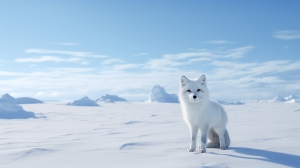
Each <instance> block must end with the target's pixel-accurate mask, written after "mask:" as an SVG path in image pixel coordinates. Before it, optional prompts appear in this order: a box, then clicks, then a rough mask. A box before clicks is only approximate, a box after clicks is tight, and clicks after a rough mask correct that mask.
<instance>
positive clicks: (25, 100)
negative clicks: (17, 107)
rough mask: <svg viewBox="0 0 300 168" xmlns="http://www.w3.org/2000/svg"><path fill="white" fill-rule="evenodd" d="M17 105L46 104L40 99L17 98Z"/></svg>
mask: <svg viewBox="0 0 300 168" xmlns="http://www.w3.org/2000/svg"><path fill="white" fill-rule="evenodd" d="M16 103H17V104H36V103H44V102H43V101H40V100H38V99H34V98H30V97H20V98H16Z"/></svg>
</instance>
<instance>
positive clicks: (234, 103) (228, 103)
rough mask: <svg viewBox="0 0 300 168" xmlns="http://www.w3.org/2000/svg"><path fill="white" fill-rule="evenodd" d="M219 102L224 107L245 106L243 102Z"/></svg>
mask: <svg viewBox="0 0 300 168" xmlns="http://www.w3.org/2000/svg"><path fill="white" fill-rule="evenodd" d="M218 102H219V103H220V104H223V105H243V104H244V103H243V102H241V101H222V100H218Z"/></svg>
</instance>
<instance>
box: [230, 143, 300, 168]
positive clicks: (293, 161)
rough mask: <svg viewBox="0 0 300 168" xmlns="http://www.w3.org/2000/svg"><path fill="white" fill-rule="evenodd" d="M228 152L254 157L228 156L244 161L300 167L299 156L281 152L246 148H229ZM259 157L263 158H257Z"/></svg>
mask: <svg viewBox="0 0 300 168" xmlns="http://www.w3.org/2000/svg"><path fill="white" fill-rule="evenodd" d="M228 150H234V151H235V152H237V153H241V154H244V155H251V156H253V157H251V156H249V157H247V156H236V155H231V154H226V155H227V156H232V157H237V158H243V159H253V160H261V161H267V162H272V163H277V164H281V165H285V166H289V167H299V166H300V156H298V155H292V154H287V153H281V152H272V151H267V150H261V149H253V148H244V147H229V149H228ZM257 157H261V158H257Z"/></svg>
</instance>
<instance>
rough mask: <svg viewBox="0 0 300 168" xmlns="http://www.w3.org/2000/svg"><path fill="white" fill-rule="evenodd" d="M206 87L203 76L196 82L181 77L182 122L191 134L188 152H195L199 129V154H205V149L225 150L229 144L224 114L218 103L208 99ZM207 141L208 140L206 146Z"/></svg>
mask: <svg viewBox="0 0 300 168" xmlns="http://www.w3.org/2000/svg"><path fill="white" fill-rule="evenodd" d="M206 85H207V84H206V77H205V75H202V76H201V77H199V78H198V79H197V80H190V79H188V78H186V77H185V76H182V77H181V83H180V89H179V101H180V104H181V108H182V113H183V118H184V121H185V122H186V123H187V125H188V126H189V128H190V132H191V144H190V150H189V152H194V151H195V150H196V140H197V133H198V130H199V129H200V131H201V146H200V148H199V150H200V152H201V153H205V152H206V147H208V148H211V147H214V148H216V147H219V148H220V149H226V148H228V147H229V144H230V139H229V135H228V132H227V130H226V124H227V115H226V112H225V110H224V109H223V107H222V106H221V105H220V104H219V103H217V102H215V101H212V100H210V99H209V93H208V89H207V87H206ZM199 89H200V90H199ZM207 139H209V143H208V144H206V142H207Z"/></svg>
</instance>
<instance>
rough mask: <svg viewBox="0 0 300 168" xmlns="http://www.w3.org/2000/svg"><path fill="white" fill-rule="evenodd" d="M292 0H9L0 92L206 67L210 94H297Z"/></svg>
mask: <svg viewBox="0 0 300 168" xmlns="http://www.w3.org/2000/svg"><path fill="white" fill-rule="evenodd" d="M299 6H300V2H299V1H296V0H286V1H280V0H274V1H258V0H253V1H237V0H233V1H206V0H189V1H179V0H162V1H137V0H125V1H121V0H119V1H117V0H112V1H101V0H98V1H96V0H94V1H93V0H90V1H83V0H72V1H71V0H64V1H59V0H51V1H38V0H24V1H23V0H19V1H17V0H12V1H1V6H0V25H1V26H0V36H1V38H0V51H1V53H0V76H1V78H0V79H1V80H0V93H2V94H4V93H10V94H12V95H13V96H15V97H22V96H28V97H35V98H39V99H42V100H66V99H68V100H73V99H78V98H81V97H83V96H89V97H90V98H92V99H96V98H99V97H101V96H102V95H104V94H116V95H119V96H120V97H124V98H126V99H128V100H131V101H144V100H146V99H147V98H148V94H149V92H150V90H151V88H152V87H153V86H154V85H156V84H159V85H161V86H163V87H164V88H165V89H166V91H167V92H168V93H177V92H178V89H179V79H180V76H181V75H185V76H187V77H190V78H196V77H199V76H200V75H202V74H206V76H207V80H208V87H209V89H210V95H211V98H212V99H218V100H242V99H271V98H273V97H274V96H275V95H277V94H280V95H282V96H288V95H290V94H295V95H299V96H300V10H299Z"/></svg>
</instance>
